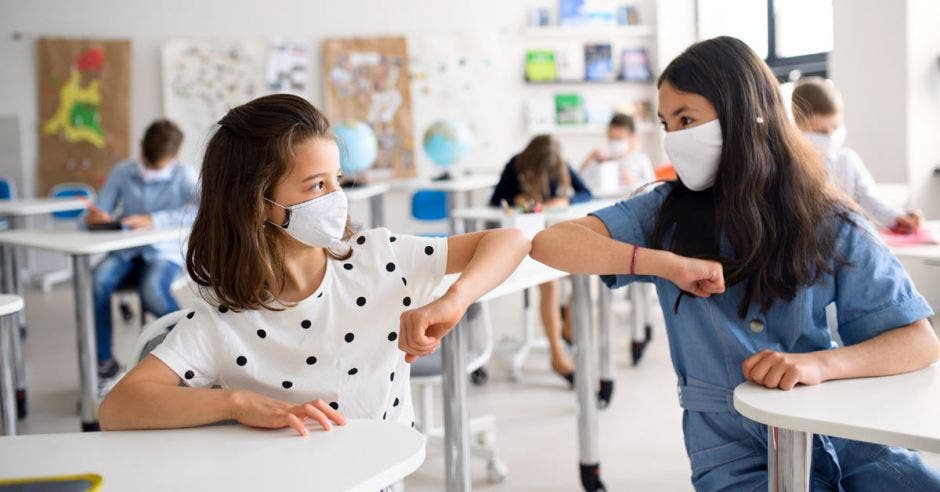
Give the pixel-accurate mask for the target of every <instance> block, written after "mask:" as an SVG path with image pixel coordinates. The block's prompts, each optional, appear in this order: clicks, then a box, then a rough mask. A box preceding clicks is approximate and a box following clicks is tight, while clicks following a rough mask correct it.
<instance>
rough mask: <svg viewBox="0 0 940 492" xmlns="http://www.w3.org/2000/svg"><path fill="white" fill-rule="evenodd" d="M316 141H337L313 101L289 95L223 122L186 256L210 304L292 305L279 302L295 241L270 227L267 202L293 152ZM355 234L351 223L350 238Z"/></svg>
mask: <svg viewBox="0 0 940 492" xmlns="http://www.w3.org/2000/svg"><path fill="white" fill-rule="evenodd" d="M310 138H326V139H333V138H334V136H333V133H332V131H331V130H330V122H329V121H328V120H327V118H326V116H324V115H323V113H321V112H320V111H319V110H317V108H315V107H314V106H313V105H312V104H310V103H309V102H307V100H306V99H303V98H301V97H297V96H292V95H288V94H275V95H271V96H264V97H259V98H257V99H255V100H253V101H251V102H248V103H246V104H243V105H241V106H238V107H236V108H233V109H231V110H230V111H229V112H228V114H226V115H225V116H224V117H223V118H222V119H221V120H219V127H218V129H217V130H216V132H215V134H213V135H212V138H211V139H210V140H209V144H208V146H207V147H206V154H205V158H204V159H203V162H202V195H201V197H200V202H199V212H198V214H197V215H196V220H195V221H194V222H193V229H192V233H191V234H190V236H189V248H188V250H187V253H186V270H187V271H188V272H189V276H190V277H191V278H192V279H193V281H194V282H196V284H198V285H200V286H201V287H203V288H202V289H200V291H201V292H200V293H201V295H202V296H203V297H205V298H206V300H208V301H209V302H211V303H213V304H218V305H220V306H225V307H226V308H229V309H233V310H236V311H237V310H243V309H258V308H266V309H271V310H280V309H281V307H280V306H281V305H285V303H275V301H276V300H277V295H278V293H280V292H281V290H282V289H283V288H284V282H285V271H284V268H285V267H284V255H285V250H284V245H285V244H286V242H287V241H290V240H291V239H290V238H289V236H288V235H287V233H286V232H284V230H283V229H281V228H280V227H275V226H268V225H267V222H266V218H267V217H266V212H265V201H264V199H265V198H269V199H270V198H271V196H272V192H273V190H274V187H275V185H277V183H278V182H279V181H280V180H281V178H282V177H283V176H284V175H286V174H287V173H289V172H290V161H291V159H292V157H293V154H294V148H295V147H296V146H297V145H298V144H301V143H303V142H305V141H307V140H308V139H310ZM351 234H352V231H351V230H350V229H349V225H348V221H347V228H346V234H345V237H344V239H345V238H348V237H349V236H350V235H351ZM328 253H329V254H330V255H331V256H333V257H339V258H344V257H348V255H349V253H347V254H346V256H338V255H336V254H335V253H333V252H331V251H329V252H328Z"/></svg>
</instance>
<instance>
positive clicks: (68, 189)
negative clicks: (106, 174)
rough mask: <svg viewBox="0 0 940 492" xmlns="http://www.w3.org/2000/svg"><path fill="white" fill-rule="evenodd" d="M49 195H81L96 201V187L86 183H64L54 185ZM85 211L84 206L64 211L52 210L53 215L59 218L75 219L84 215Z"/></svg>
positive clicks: (71, 196) (59, 196)
mask: <svg viewBox="0 0 940 492" xmlns="http://www.w3.org/2000/svg"><path fill="white" fill-rule="evenodd" d="M49 196H50V197H52V198H75V197H81V198H85V199H87V200H90V201H94V199H95V189H94V188H92V187H91V186H89V185H87V184H85V183H62V184H57V185H55V186H53V187H52V190H50V191H49ZM83 211H84V209H83V208H78V209H75V210H66V211H63V212H52V217H54V218H56V219H59V220H74V219H77V218H78V217H79V216H80V215H82V212H83Z"/></svg>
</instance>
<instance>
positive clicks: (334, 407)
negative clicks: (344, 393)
mask: <svg viewBox="0 0 940 492" xmlns="http://www.w3.org/2000/svg"><path fill="white" fill-rule="evenodd" d="M330 408H332V409H333V410H339V403H336V402H335V401H331V402H330Z"/></svg>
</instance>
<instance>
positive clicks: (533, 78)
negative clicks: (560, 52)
mask: <svg viewBox="0 0 940 492" xmlns="http://www.w3.org/2000/svg"><path fill="white" fill-rule="evenodd" d="M525 78H526V80H528V81H529V82H548V81H553V80H555V79H557V78H558V66H557V65H556V64H555V52H554V51H551V50H529V51H526V54H525Z"/></svg>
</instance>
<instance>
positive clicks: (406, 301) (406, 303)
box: [401, 297, 411, 307]
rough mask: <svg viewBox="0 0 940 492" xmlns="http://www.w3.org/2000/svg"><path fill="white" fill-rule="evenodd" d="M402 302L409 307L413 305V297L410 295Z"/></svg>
mask: <svg viewBox="0 0 940 492" xmlns="http://www.w3.org/2000/svg"><path fill="white" fill-rule="evenodd" d="M401 303H402V304H404V305H405V307H408V306H410V305H411V298H410V297H406V298H404V299H402V300H401Z"/></svg>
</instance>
